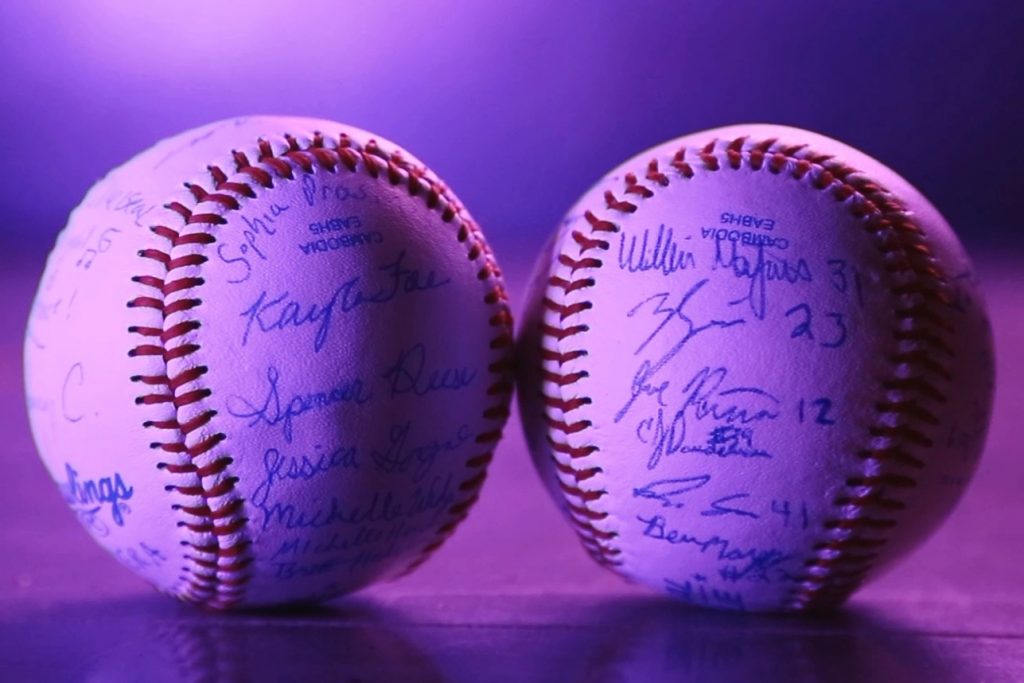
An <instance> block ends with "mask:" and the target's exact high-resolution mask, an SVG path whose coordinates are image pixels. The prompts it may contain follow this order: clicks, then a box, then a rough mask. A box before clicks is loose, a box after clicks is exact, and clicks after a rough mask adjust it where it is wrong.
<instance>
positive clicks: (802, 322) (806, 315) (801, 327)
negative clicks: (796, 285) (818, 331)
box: [786, 304, 814, 341]
mask: <svg viewBox="0 0 1024 683" xmlns="http://www.w3.org/2000/svg"><path fill="white" fill-rule="evenodd" d="M794 313H796V314H797V315H798V317H797V320H798V321H799V322H798V323H797V325H796V327H794V328H793V331H792V332H790V333H789V338H790V339H796V338H797V337H807V338H808V339H810V340H812V341H813V340H814V332H812V331H811V307H810V306H808V305H807V304H797V305H796V306H794V307H793V308H791V309H789V310H788V311H786V317H787V318H788V317H790V316H791V315H793V314H794Z"/></svg>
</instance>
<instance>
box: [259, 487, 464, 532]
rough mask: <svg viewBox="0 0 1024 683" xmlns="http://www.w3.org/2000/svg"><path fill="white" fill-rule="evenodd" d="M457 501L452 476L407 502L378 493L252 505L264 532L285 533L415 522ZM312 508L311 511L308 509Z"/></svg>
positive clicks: (418, 489) (420, 490) (419, 489)
mask: <svg viewBox="0 0 1024 683" xmlns="http://www.w3.org/2000/svg"><path fill="white" fill-rule="evenodd" d="M454 502H455V488H454V486H453V484H452V476H451V475H448V476H447V477H445V478H441V477H440V476H435V477H433V478H432V479H431V481H430V483H429V484H420V485H419V486H417V487H416V489H415V490H413V492H412V494H411V495H410V496H409V498H408V499H406V500H400V499H399V497H398V496H397V495H396V493H395V492H394V491H382V490H375V491H374V493H373V495H372V496H370V497H369V498H368V499H367V498H366V497H365V495H362V494H361V495H354V496H352V500H345V499H344V498H343V497H340V496H331V497H330V499H329V500H323V499H303V500H302V501H296V502H294V503H281V502H277V503H274V504H273V505H267V504H263V505H258V504H253V507H254V508H255V509H257V510H259V511H260V512H261V513H262V514H263V519H262V523H261V528H262V530H263V531H266V530H268V529H270V528H271V527H274V526H275V525H277V526H280V527H281V528H283V529H286V530H293V529H323V528H325V527H332V526H336V525H344V526H362V525H367V524H376V523H390V522H396V521H398V520H401V519H412V518H414V517H418V516H420V515H424V514H426V513H433V516H435V517H436V516H437V515H439V514H441V513H442V512H444V511H445V510H447V509H448V508H450V507H451V505H452V504H453V503H454ZM306 505H310V506H311V507H310V508H306Z"/></svg>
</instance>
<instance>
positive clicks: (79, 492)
mask: <svg viewBox="0 0 1024 683" xmlns="http://www.w3.org/2000/svg"><path fill="white" fill-rule="evenodd" d="M64 472H65V474H66V476H67V482H65V484H64V487H63V488H64V498H65V500H67V501H68V503H69V504H70V505H72V506H75V507H79V508H84V511H85V512H87V513H88V514H92V515H95V514H98V513H99V512H100V511H101V510H102V509H103V506H105V505H109V506H110V518H111V520H112V521H113V522H114V524H116V525H117V526H122V527H123V526H124V515H125V513H127V512H130V511H131V509H130V508H129V507H128V505H127V504H126V503H125V501H128V500H131V498H132V496H133V495H134V494H135V489H134V488H133V487H131V486H128V485H127V484H125V482H124V478H123V477H122V476H121V475H120V474H119V473H116V472H115V473H114V474H113V475H111V476H109V477H101V478H99V479H82V478H80V477H79V474H78V470H76V469H75V468H74V467H72V466H71V465H69V464H68V463H64Z"/></svg>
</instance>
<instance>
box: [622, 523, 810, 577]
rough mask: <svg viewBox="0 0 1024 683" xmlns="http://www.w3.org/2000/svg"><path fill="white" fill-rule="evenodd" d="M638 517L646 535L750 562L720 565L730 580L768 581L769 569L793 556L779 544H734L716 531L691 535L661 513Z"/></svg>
mask: <svg viewBox="0 0 1024 683" xmlns="http://www.w3.org/2000/svg"><path fill="white" fill-rule="evenodd" d="M637 521H639V522H640V523H641V524H642V525H643V535H644V536H645V537H646V538H650V539H653V540H655V541H661V542H663V543H669V544H671V545H689V546H693V547H695V548H697V549H698V550H699V552H700V553H701V554H704V553H710V554H711V555H713V556H715V559H717V560H718V561H719V562H737V563H746V564H741V565H739V566H735V565H733V566H728V565H727V566H725V567H722V568H720V571H719V575H720V576H721V578H722V579H724V580H726V581H740V580H743V579H745V580H748V581H764V582H768V581H770V580H771V579H770V578H769V574H768V572H769V570H771V569H773V568H775V567H777V566H778V565H779V564H782V563H783V562H785V561H787V560H789V559H790V558H791V557H792V555H789V554H786V553H784V552H782V551H781V550H779V549H778V548H769V549H766V550H760V549H758V548H742V547H737V546H735V545H733V543H732V541H730V540H729V539H727V538H722V537H721V536H718V535H715V536H711V537H710V538H700V537H698V536H691V535H690V534H687V533H685V532H683V531H679V530H678V529H670V528H668V526H667V524H666V520H665V518H664V517H662V516H661V515H654V516H653V517H642V516H640V515H637Z"/></svg>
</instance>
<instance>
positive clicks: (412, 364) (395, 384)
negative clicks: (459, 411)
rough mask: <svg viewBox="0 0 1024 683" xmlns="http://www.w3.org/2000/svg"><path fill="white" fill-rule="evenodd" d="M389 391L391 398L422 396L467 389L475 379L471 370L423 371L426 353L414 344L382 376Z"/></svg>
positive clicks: (438, 369)
mask: <svg viewBox="0 0 1024 683" xmlns="http://www.w3.org/2000/svg"><path fill="white" fill-rule="evenodd" d="M383 376H384V379H385V380H387V383H388V387H389V388H390V389H391V398H394V397H395V396H401V395H403V394H413V395H414V396H426V395H427V394H429V393H432V392H435V391H458V390H459V389H464V388H466V387H468V386H469V385H470V384H471V383H472V382H473V379H474V378H475V377H476V370H474V369H473V368H467V367H462V368H435V369H433V370H428V369H427V349H426V347H425V346H424V345H423V344H422V343H420V344H414V345H413V346H411V347H409V348H408V349H403V350H402V351H401V352H400V353H399V354H398V360H397V361H395V364H394V365H392V366H391V367H390V368H388V369H387V370H386V371H385V372H384V375H383Z"/></svg>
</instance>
